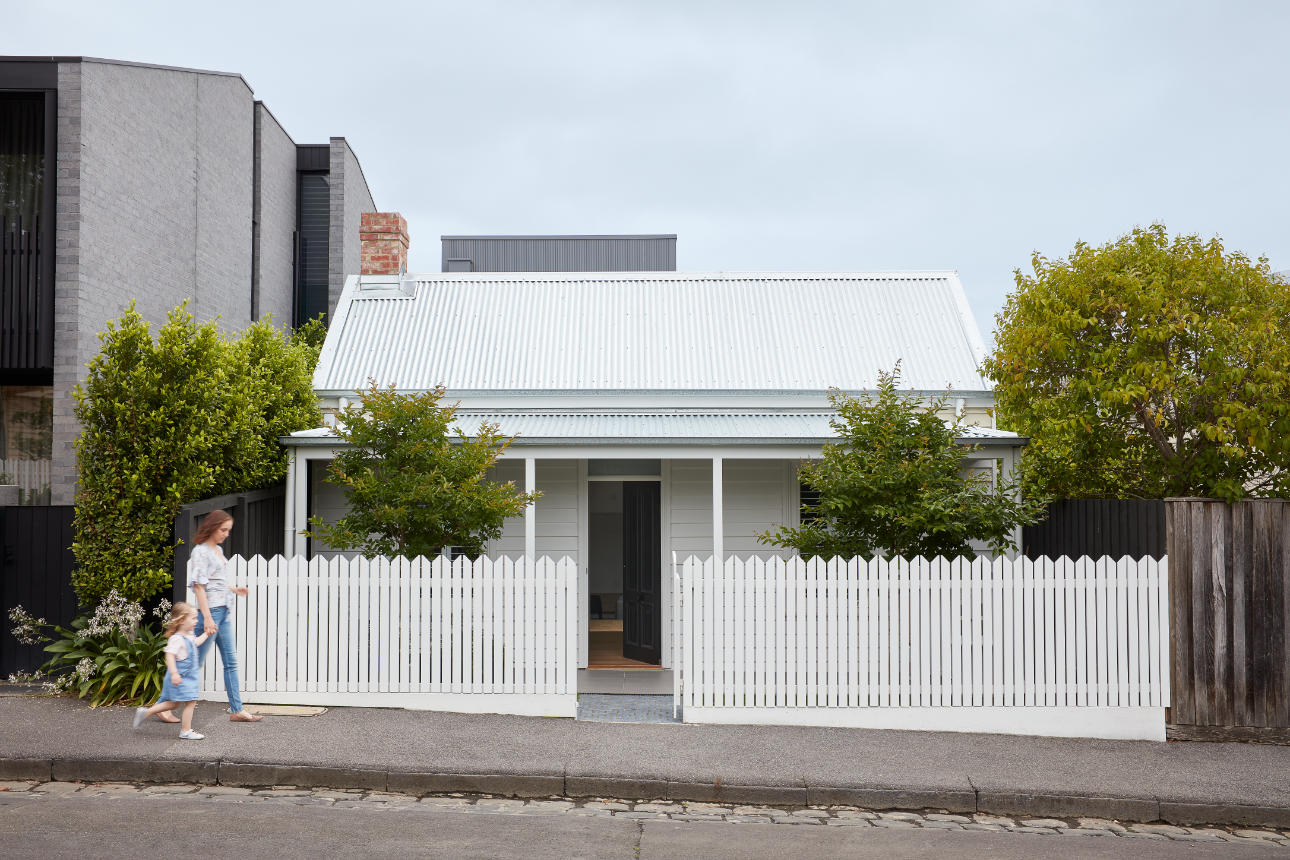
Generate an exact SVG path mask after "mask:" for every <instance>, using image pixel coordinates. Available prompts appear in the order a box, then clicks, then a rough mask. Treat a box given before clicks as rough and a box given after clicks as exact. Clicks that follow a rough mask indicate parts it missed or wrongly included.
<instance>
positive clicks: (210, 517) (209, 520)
mask: <svg viewBox="0 0 1290 860" xmlns="http://www.w3.org/2000/svg"><path fill="white" fill-rule="evenodd" d="M231 519H233V517H232V516H231V515H230V514H229V512H228V511H221V510H219V509H216V510H213V511H211V512H210V513H209V514H207V515H206V516H204V517H202V521H201V522H200V523H199V524H198V525H197V534H195V535H193V546H196V545H197V544H199V543H206V541H208V540H210V537H211V535H213V534H215V530H216V529H217V528H219V527H220V526H222V525H224V523H226V522H228V521H229V520H231Z"/></svg>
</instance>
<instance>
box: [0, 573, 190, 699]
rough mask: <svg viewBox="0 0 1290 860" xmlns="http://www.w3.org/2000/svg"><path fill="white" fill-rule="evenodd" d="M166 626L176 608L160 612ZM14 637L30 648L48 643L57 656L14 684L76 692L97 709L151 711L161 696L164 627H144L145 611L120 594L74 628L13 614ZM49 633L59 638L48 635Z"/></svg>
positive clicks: (22, 613) (166, 607)
mask: <svg viewBox="0 0 1290 860" xmlns="http://www.w3.org/2000/svg"><path fill="white" fill-rule="evenodd" d="M154 614H156V615H157V616H158V617H159V618H160V619H161V625H164V624H165V623H166V620H167V619H168V617H169V615H170V603H169V602H168V601H162V602H161V604H160V605H159V606H158V607H157V609H156V610H154ZM9 620H10V621H11V622H13V624H14V627H13V631H12V632H13V635H14V636H15V637H16V638H17V639H18V641H19V642H22V643H23V644H25V645H36V644H39V643H41V642H48V643H49V644H48V645H46V646H45V651H47V652H48V653H50V654H52V655H53V656H52V657H50V658H49V660H48V661H46V662H45V664H44V665H42V666H41V667H40V668H39V669H38V670H37V671H36V672H35V674H33V675H14V676H11V677H10V680H12V681H23V680H41V681H44V682H45V689H46V690H48V691H50V692H56V693H62V692H71V693H73V694H74V695H76V696H77V697H78V698H82V699H89V700H90V705H91V706H92V707H97V706H99V705H114V704H117V703H129V704H140V705H150V704H152V703H153V702H155V701H157V698H158V697H159V696H160V695H161V685H162V682H163V680H164V679H165V661H164V658H163V656H162V650H163V649H164V648H165V646H166V636H165V634H164V633H163V632H162V631H161V627H160V625H159V626H158V627H156V628H154V627H153V626H152V625H151V624H145V623H143V609H142V608H141V607H140V606H139V604H138V603H134V602H132V601H128V600H125V599H124V598H122V597H121V596H120V595H119V594H117V593H116V592H115V591H113V592H111V593H110V594H108V596H107V598H106V599H104V601H103V602H102V603H100V604H99V605H98V607H97V608H96V609H95V610H94V612H93V613H92V614H90V615H83V616H81V617H80V618H77V619H76V620H75V621H73V622H72V625H71V627H70V628H65V627H59V626H57V625H52V624H47V623H46V622H45V620H44V619H43V618H33V617H32V616H31V615H30V614H28V613H27V612H26V611H25V610H24V609H23V608H22V607H21V606H17V607H14V609H12V610H10V612H9ZM46 628H48V630H49V631H50V632H52V633H53V634H54V635H53V636H50V635H49V634H48V633H46V632H45V629H46Z"/></svg>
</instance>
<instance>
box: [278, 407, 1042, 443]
mask: <svg viewBox="0 0 1290 860" xmlns="http://www.w3.org/2000/svg"><path fill="white" fill-rule="evenodd" d="M832 417H833V413H830V412H821V411H812V412H743V411H722V412H717V411H713V412H678V411H674V410H669V411H659V412H652V411H623V412H592V411H573V410H570V411H512V410H507V411H486V410H474V409H462V410H459V411H458V412H457V415H456V420H455V422H454V423H455V426H456V428H457V429H458V430H460V431H461V432H462V433H465V434H466V435H468V436H469V435H472V434H473V433H474V432H475V431H477V430H478V429H479V426H480V424H481V423H488V424H496V425H497V426H498V427H499V428H500V430H501V432H502V433H504V434H506V435H507V436H514V437H516V444H520V445H523V444H553V443H555V444H610V443H618V442H633V443H637V442H639V443H647V442H648V443H657V444H671V443H689V444H730V443H736V442H742V443H746V444H758V445H776V444H797V445H817V444H823V443H824V442H827V441H829V440H831V439H835V438H837V434H836V433H835V432H834V431H833V428H832V427H831V426H830V425H829V419H830V418H832ZM292 438H293V440H295V441H296V442H297V443H298V444H308V440H321V439H331V438H335V435H334V432H333V431H331V430H330V429H326V428H319V429H316V430H302V431H300V432H298V433H293V434H292ZM958 438H959V440H960V441H961V442H969V441H974V442H996V443H1004V444H1007V443H1009V442H1011V443H1015V444H1022V443H1023V442H1024V441H1025V440H1024V439H1023V438H1022V437H1020V436H1018V435H1017V434H1016V433H1010V432H1008V431H1006V430H995V429H992V428H989V427H975V426H974V427H964V428H961V431H960V433H959V436H958Z"/></svg>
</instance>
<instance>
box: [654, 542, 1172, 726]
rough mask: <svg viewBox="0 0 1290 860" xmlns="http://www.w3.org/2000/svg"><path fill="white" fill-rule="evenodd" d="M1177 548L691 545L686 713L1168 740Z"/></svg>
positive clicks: (681, 678) (679, 624) (684, 610)
mask: <svg viewBox="0 0 1290 860" xmlns="http://www.w3.org/2000/svg"><path fill="white" fill-rule="evenodd" d="M1167 588H1168V571H1167V562H1166V560H1160V561H1156V560H1154V559H1142V560H1133V559H1129V558H1123V559H1119V560H1113V559H1110V558H1103V559H1098V560H1093V559H1088V558H1082V559H1078V560H1074V559H1068V558H1062V559H1057V560H1050V559H1041V560H1039V561H1030V560H1028V559H1019V560H1011V559H1006V558H998V559H994V560H989V559H983V558H977V559H974V560H969V559H953V560H946V559H942V558H937V559H930V560H928V559H921V558H915V559H909V560H907V559H902V558H897V559H892V560H890V561H885V560H882V559H875V560H872V561H865V560H864V559H851V560H843V559H833V560H831V561H828V562H824V561H822V560H819V559H812V560H811V561H809V562H808V561H804V560H802V559H800V558H793V559H788V560H783V559H772V560H770V561H763V560H762V559H759V558H749V559H740V558H727V559H726V563H725V565H724V567H723V566H719V565H718V566H714V564H713V562H712V559H711V558H709V559H706V560H700V559H699V558H696V557H690V558H688V559H687V560H686V561H685V562H684V563H683V564H681V565H680V569H679V570H678V571H677V573H676V575H675V577H674V594H673V607H674V631H675V637H674V639H673V647H674V649H675V650H674V655H673V666H674V670H673V671H674V675H673V679H674V683H675V685H676V690H675V692H676V703H677V705H678V706H679V708H680V710H681V713H682V716H683V718H684V719H685V721H686V722H699V723H703V722H707V723H763V724H790V725H816V726H853V727H865V728H891V729H927V730H936V731H974V732H997V733H1003V734H1026V735H1050V736H1062V737H1099V738H1120V739H1140V740H1157V741H1163V740H1164V739H1165V715H1164V711H1165V708H1166V707H1167V706H1168V705H1169V610H1168V594H1167Z"/></svg>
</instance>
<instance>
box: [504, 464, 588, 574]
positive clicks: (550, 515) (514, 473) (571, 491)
mask: <svg viewBox="0 0 1290 860" xmlns="http://www.w3.org/2000/svg"><path fill="white" fill-rule="evenodd" d="M536 467H537V489H538V490H539V491H540V492H541V493H542V498H540V499H538V502H537V553H538V555H539V556H551V557H552V558H563V557H565V556H568V557H569V558H571V559H573V560H574V561H575V562H577V561H578V560H579V552H578V484H579V479H578V461H577V460H538V461H537V463H536ZM490 477H491V478H492V479H493V480H494V481H499V482H505V481H513V482H514V483H515V486H516V487H518V488H519V489H520V490H523V489H524V460H523V459H522V458H513V459H506V460H502V461H501V462H500V463H498V464H497V465H496V466H494V467H493V470H492V473H491V475H490ZM488 554H489V555H523V554H524V517H522V516H520V517H511V518H510V519H508V520H507V521H506V522H505V523H504V524H503V526H502V536H501V537H500V538H498V539H497V540H495V541H491V542H489V544H488Z"/></svg>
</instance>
